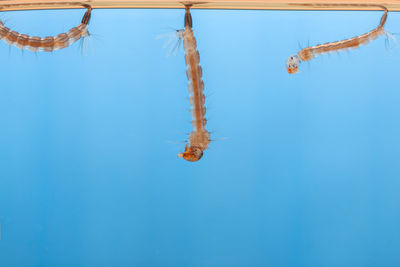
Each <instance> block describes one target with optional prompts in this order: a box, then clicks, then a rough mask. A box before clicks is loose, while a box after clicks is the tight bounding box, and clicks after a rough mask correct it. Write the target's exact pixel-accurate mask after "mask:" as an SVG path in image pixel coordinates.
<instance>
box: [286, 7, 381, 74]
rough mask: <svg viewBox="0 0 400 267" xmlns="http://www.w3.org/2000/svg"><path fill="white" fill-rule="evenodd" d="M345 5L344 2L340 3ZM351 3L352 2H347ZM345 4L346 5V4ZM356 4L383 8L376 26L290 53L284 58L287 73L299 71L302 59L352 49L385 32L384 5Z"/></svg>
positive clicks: (306, 59)
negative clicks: (342, 38) (363, 32)
mask: <svg viewBox="0 0 400 267" xmlns="http://www.w3.org/2000/svg"><path fill="white" fill-rule="evenodd" d="M339 5H341V4H337V5H335V4H321V5H318V6H339ZM342 5H346V4H342ZM348 5H352V4H348ZM346 6H347V5H346ZM356 6H368V7H380V8H382V9H383V10H384V13H383V15H382V18H381V20H380V23H379V25H378V27H376V28H375V29H373V30H371V31H369V32H367V33H365V34H362V35H360V36H355V37H353V38H350V39H345V40H343V41H336V42H330V43H325V44H320V45H316V46H311V47H306V48H303V49H301V50H300V51H299V52H298V53H297V55H292V56H290V57H289V58H288V59H287V60H286V70H287V71H288V73H290V74H292V73H296V72H299V65H300V63H301V62H302V61H308V60H311V59H313V58H314V57H315V56H317V55H321V54H325V53H331V52H339V51H343V50H346V49H354V48H357V47H359V46H360V45H365V44H367V43H369V42H370V41H372V40H374V39H376V38H378V37H379V36H380V35H382V34H383V33H385V30H384V29H383V27H384V26H385V22H386V19H387V14H388V9H387V8H386V7H384V6H380V5H368V4H367V5H363V4H360V5H356Z"/></svg>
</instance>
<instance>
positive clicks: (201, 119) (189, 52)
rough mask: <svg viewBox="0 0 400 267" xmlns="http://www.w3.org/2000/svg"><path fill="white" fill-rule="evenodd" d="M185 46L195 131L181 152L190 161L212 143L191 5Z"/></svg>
mask: <svg viewBox="0 0 400 267" xmlns="http://www.w3.org/2000/svg"><path fill="white" fill-rule="evenodd" d="M182 38H183V47H184V49H185V62H186V66H187V70H186V76H187V78H188V81H189V85H188V88H189V94H190V104H191V115H192V120H193V121H192V125H193V131H192V132H191V134H190V136H189V140H188V144H187V145H186V147H185V152H183V153H181V154H179V156H180V157H183V158H184V159H185V160H188V161H198V160H199V159H201V157H202V156H203V151H204V150H206V149H207V147H208V145H209V143H210V133H209V132H208V131H207V130H206V123H207V120H206V119H205V115H206V108H205V106H204V103H205V96H204V93H203V91H204V83H203V80H202V68H201V66H200V54H199V52H198V51H197V43H196V38H195V37H194V34H193V29H192V17H191V15H190V7H189V6H186V14H185V30H184V31H183V32H182Z"/></svg>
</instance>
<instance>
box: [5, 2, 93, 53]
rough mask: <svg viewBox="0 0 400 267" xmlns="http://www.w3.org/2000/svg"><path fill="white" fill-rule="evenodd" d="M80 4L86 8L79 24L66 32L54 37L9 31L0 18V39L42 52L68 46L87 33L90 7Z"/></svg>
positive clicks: (19, 46)
mask: <svg viewBox="0 0 400 267" xmlns="http://www.w3.org/2000/svg"><path fill="white" fill-rule="evenodd" d="M82 6H83V7H85V8H87V10H86V12H85V14H84V15H83V18H82V21H81V24H79V25H78V26H77V27H74V28H72V29H70V30H69V31H68V32H67V33H60V34H59V35H57V36H56V37H53V36H49V37H44V38H40V37H38V36H33V37H31V36H29V35H26V34H20V33H18V32H16V31H11V30H10V29H9V28H7V27H5V26H4V24H3V22H2V21H1V20H0V39H4V40H5V41H6V42H7V43H8V44H9V45H15V46H16V47H18V48H20V49H25V48H27V49H29V50H31V51H38V50H39V51H44V52H51V51H54V50H58V49H62V48H65V47H68V46H69V45H70V44H72V43H74V42H75V41H77V40H79V39H80V38H82V37H86V36H88V35H89V32H88V30H87V25H88V24H89V21H90V16H91V12H92V7H91V6H90V5H86V4H82Z"/></svg>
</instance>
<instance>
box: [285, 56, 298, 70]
mask: <svg viewBox="0 0 400 267" xmlns="http://www.w3.org/2000/svg"><path fill="white" fill-rule="evenodd" d="M299 65H300V59H299V57H298V56H297V55H293V56H290V57H289V58H288V59H287V60H286V70H287V72H289V73H290V74H293V73H296V72H299Z"/></svg>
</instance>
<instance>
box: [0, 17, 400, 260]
mask: <svg viewBox="0 0 400 267" xmlns="http://www.w3.org/2000/svg"><path fill="white" fill-rule="evenodd" d="M83 13H84V11H83V10H57V11H24V12H4V13H2V14H1V19H2V20H5V21H6V25H7V26H9V27H13V28H15V29H16V30H18V31H20V32H24V33H28V34H31V35H39V36H47V35H53V34H58V33H60V32H63V31H67V30H68V29H69V28H71V27H73V26H75V25H76V24H78V23H79V21H80V19H81V16H82V15H83ZM381 14H382V12H327V11H325V12H311V11H309V12H307V11H303V12H300V11H297V12H296V11H216V10H208V11H207V10H193V11H192V15H193V23H194V25H193V27H194V31H195V35H196V38H197V40H198V48H199V52H200V55H201V65H202V67H203V74H204V83H205V88H206V95H207V99H206V106H207V118H208V124H207V128H208V130H210V131H211V132H212V138H213V139H215V141H214V142H212V143H211V144H210V147H209V149H208V150H206V151H205V153H204V157H203V158H202V159H201V160H200V161H199V162H197V163H190V162H186V161H184V160H182V159H180V158H178V157H177V154H178V153H179V152H182V151H183V149H184V146H185V144H184V141H185V140H186V139H187V137H188V135H187V134H188V133H190V131H191V123H190V121H191V118H190V112H189V109H190V106H189V100H188V94H189V93H188V89H187V79H186V74H185V68H186V67H185V63H184V58H183V51H182V49H180V50H179V51H178V54H177V55H176V56H173V55H172V56H170V57H166V54H167V49H163V48H162V46H163V42H164V40H156V39H155V37H156V36H157V35H159V34H162V33H165V32H167V31H170V30H171V28H172V29H174V28H175V29H177V28H181V27H182V26H183V25H182V24H183V15H184V11H183V10H94V11H93V17H92V21H91V23H90V25H89V30H90V32H92V33H93V36H92V37H91V38H89V40H87V41H88V44H87V46H86V45H84V47H86V48H84V49H83V52H82V49H81V48H80V46H79V44H74V45H72V46H71V47H69V48H67V49H64V50H61V51H56V52H54V53H33V52H30V51H24V52H21V51H20V50H19V49H17V48H15V47H11V48H10V47H9V46H8V45H7V44H6V43H5V42H1V44H0V55H1V58H2V60H1V62H2V64H0V73H1V87H0V123H1V129H0V176H1V177H0V224H1V240H0V265H1V266H316V267H317V266H318V267H320V266H341V267H343V266H400V194H399V191H400V164H399V156H400V139H399V138H400V122H399V114H400V104H399V103H400V89H399V82H400V78H399V77H400V76H399V67H398V66H399V64H400V45H399V44H396V43H394V42H391V44H390V48H387V47H386V46H385V38H384V37H381V38H379V39H378V40H376V41H374V42H372V43H370V44H368V45H367V46H363V47H361V48H360V49H358V50H353V51H350V52H344V53H340V54H333V55H325V56H320V57H318V58H316V59H315V60H312V61H310V62H309V63H304V64H302V66H301V67H300V70H301V72H300V73H299V74H296V75H292V76H290V75H289V74H287V72H286V71H285V61H286V58H287V57H288V56H289V55H291V54H294V53H296V52H297V51H298V50H299V49H300V47H306V46H308V45H314V44H317V43H323V42H328V41H334V40H341V39H343V38H348V37H352V36H354V35H357V34H362V33H364V32H367V31H369V30H370V29H372V28H373V27H375V26H376V25H377V24H378V21H379V19H380V16H381ZM169 27H171V28H169ZM385 28H386V29H387V30H388V31H391V32H399V31H400V30H399V29H400V14H399V13H390V14H389V17H388V22H387V25H386V27H385Z"/></svg>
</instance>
